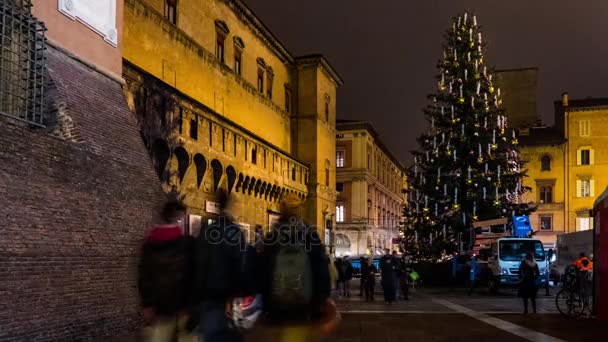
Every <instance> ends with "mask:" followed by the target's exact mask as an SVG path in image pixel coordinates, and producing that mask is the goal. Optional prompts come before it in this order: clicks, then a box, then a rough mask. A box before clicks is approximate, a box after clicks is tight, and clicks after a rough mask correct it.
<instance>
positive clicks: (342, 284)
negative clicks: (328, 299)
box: [338, 255, 353, 298]
mask: <svg viewBox="0 0 608 342" xmlns="http://www.w3.org/2000/svg"><path fill="white" fill-rule="evenodd" d="M338 273H339V276H338V284H339V286H338V290H339V291H340V295H342V296H344V297H346V298H350V281H351V280H352V279H353V264H352V263H351V262H350V259H349V258H348V255H345V256H344V257H343V258H342V261H341V262H340V268H339V269H338Z"/></svg>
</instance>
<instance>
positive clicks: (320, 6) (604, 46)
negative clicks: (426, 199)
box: [244, 0, 608, 164]
mask: <svg viewBox="0 0 608 342" xmlns="http://www.w3.org/2000/svg"><path fill="white" fill-rule="evenodd" d="M244 1H245V2H246V3H247V4H248V5H249V7H251V9H252V10H253V11H254V12H255V13H256V14H257V15H258V16H259V17H260V19H261V20H262V21H263V22H264V23H265V24H266V26H267V27H268V28H269V29H270V30H271V31H272V32H273V34H274V35H275V36H276V37H277V38H279V39H280V40H281V41H282V43H283V44H284V45H285V46H286V48H287V49H288V50H289V51H290V52H291V53H292V54H294V55H296V56H297V55H304V54H310V53H322V54H324V55H325V56H326V57H327V58H328V60H329V61H330V63H331V64H332V65H333V67H334V68H336V70H337V71H338V73H339V74H340V76H341V77H342V78H343V79H344V81H345V85H344V86H343V87H341V88H340V89H339V92H338V99H337V103H338V118H342V119H361V120H368V121H371V122H372V124H373V125H374V126H375V127H376V129H377V131H378V132H379V133H380V135H381V138H382V140H383V141H384V142H385V143H386V144H387V145H388V147H389V148H390V149H391V150H392V151H393V152H394V154H395V155H396V156H397V158H399V159H400V160H401V161H402V162H404V163H407V164H409V162H410V159H411V157H410V153H409V151H410V150H411V149H413V148H415V147H416V141H415V138H416V136H417V135H418V134H419V133H420V132H421V131H423V130H424V129H426V123H425V120H424V118H423V116H422V110H421V109H422V108H423V107H424V106H425V104H426V95H427V94H429V93H431V92H433V91H435V88H436V81H435V78H434V76H435V74H436V73H437V69H436V67H435V66H436V63H437V60H438V59H439V57H440V56H441V53H442V48H441V44H442V43H443V39H442V38H443V33H444V31H445V30H446V29H447V28H448V27H450V26H451V18H452V17H453V16H454V15H456V14H459V13H461V12H462V11H464V10H469V11H472V12H474V13H475V14H476V15H477V18H478V22H479V23H480V24H481V25H482V31H483V34H484V40H485V42H486V43H487V46H486V56H487V58H486V63H487V64H488V65H490V66H494V67H496V68H497V69H514V68H525V67H538V68H539V69H540V70H539V86H538V95H539V100H538V103H539V113H540V114H541V116H542V118H543V120H544V122H545V123H546V124H552V123H553V110H552V108H553V101H554V100H559V99H560V96H561V94H562V93H563V92H565V91H567V92H568V93H569V94H570V98H571V99H573V98H585V97H589V96H592V97H608V89H607V87H606V85H607V82H606V81H607V79H608V66H607V65H608V35H607V33H608V1H606V0H590V1H572V0H509V1H494V0H475V1H473V0H470V1H466V0H244Z"/></svg>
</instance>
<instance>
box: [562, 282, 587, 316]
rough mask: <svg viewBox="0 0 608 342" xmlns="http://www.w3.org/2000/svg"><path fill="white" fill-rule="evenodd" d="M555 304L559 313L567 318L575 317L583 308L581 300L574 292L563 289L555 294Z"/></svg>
mask: <svg viewBox="0 0 608 342" xmlns="http://www.w3.org/2000/svg"><path fill="white" fill-rule="evenodd" d="M555 306H556V307H557V310H558V311H559V313H561V314H562V315H563V316H565V317H568V318H577V317H578V316H580V315H581V314H582V313H583V309H584V305H583V301H582V300H581V298H580V296H579V295H578V294H577V293H576V292H572V291H566V290H563V289H562V290H560V291H559V292H558V293H557V296H555Z"/></svg>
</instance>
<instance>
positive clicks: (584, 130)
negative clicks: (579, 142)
mask: <svg viewBox="0 0 608 342" xmlns="http://www.w3.org/2000/svg"><path fill="white" fill-rule="evenodd" d="M578 131H579V135H580V136H581V137H588V136H590V135H591V121H590V120H581V121H579V122H578Z"/></svg>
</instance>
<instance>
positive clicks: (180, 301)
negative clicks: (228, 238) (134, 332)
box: [138, 199, 196, 342]
mask: <svg viewBox="0 0 608 342" xmlns="http://www.w3.org/2000/svg"><path fill="white" fill-rule="evenodd" d="M185 212H186V208H185V207H184V205H183V204H182V203H181V202H179V201H178V200H175V199H174V200H170V201H168V202H167V203H166V204H165V206H164V208H163V211H162V217H163V220H164V221H165V222H164V224H161V225H157V226H155V227H153V228H152V229H151V230H150V231H149V232H148V233H147V236H146V238H145V241H144V243H143V246H142V252H141V259H140V262H139V267H138V288H139V295H140V299H141V303H142V306H143V316H144V321H145V323H146V324H147V325H148V327H147V328H145V329H144V335H145V336H144V340H146V341H154V342H173V341H180V342H181V341H186V340H189V341H191V340H192V338H193V335H191V334H190V332H191V329H193V328H194V326H195V325H196V318H195V317H190V315H189V314H190V313H191V310H190V309H191V306H190V305H191V298H192V284H193V280H194V279H193V277H194V260H195V249H194V248H195V243H194V238H192V237H190V236H184V231H183V228H182V227H181V226H180V220H181V221H182V222H183V220H184V217H185ZM188 328H190V329H188Z"/></svg>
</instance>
